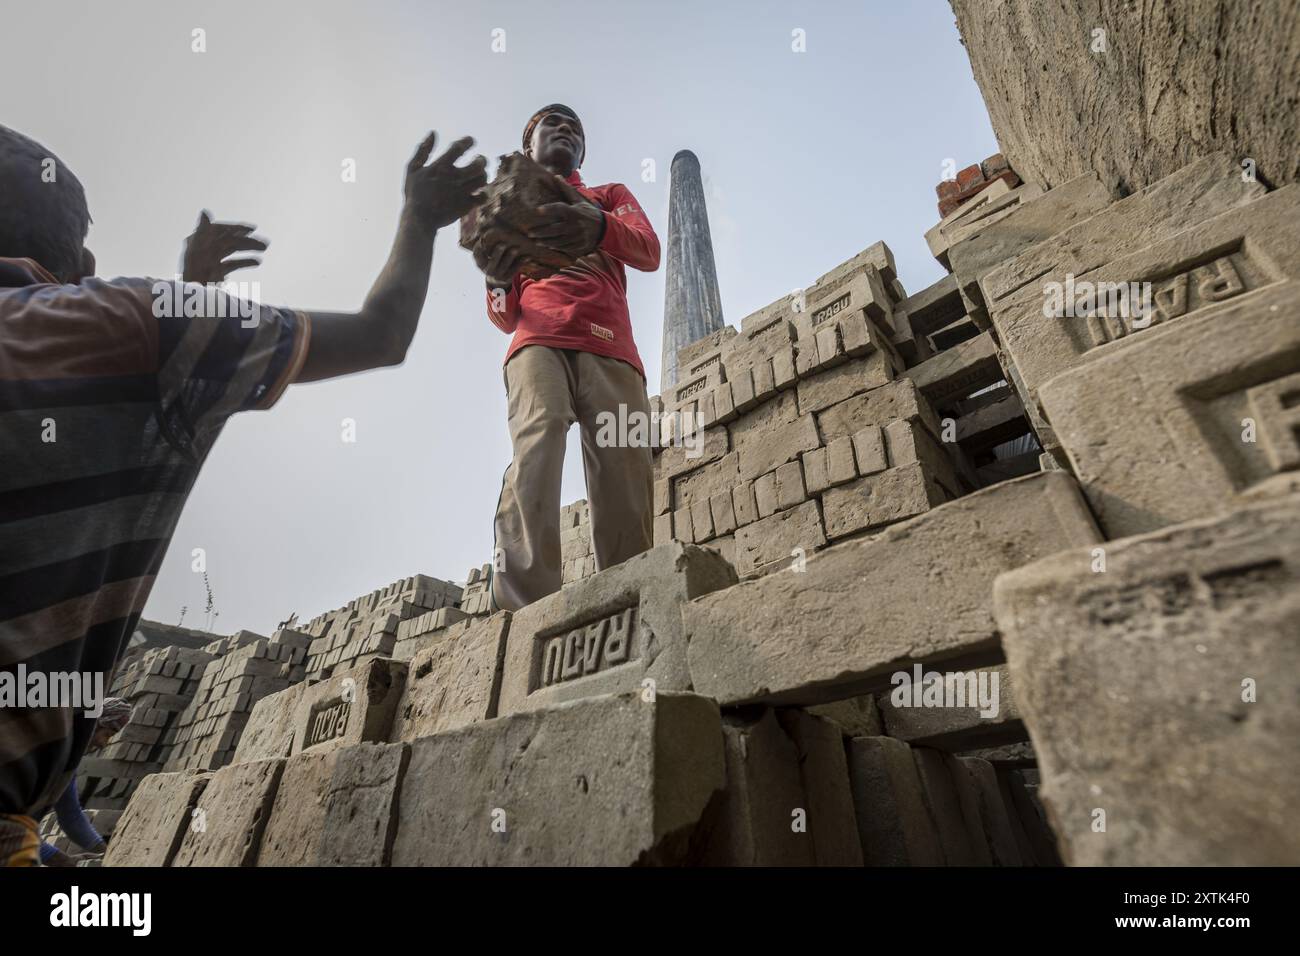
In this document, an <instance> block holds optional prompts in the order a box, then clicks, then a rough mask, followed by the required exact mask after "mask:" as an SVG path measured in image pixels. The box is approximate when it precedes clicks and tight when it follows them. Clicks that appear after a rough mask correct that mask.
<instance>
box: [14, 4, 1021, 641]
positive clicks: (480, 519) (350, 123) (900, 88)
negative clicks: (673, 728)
mask: <svg viewBox="0 0 1300 956" xmlns="http://www.w3.org/2000/svg"><path fill="white" fill-rule="evenodd" d="M196 28H201V29H203V30H204V31H205V32H206V47H207V48H206V52H203V53H196V52H193V51H192V49H191V46H192V42H193V41H192V31H193V30H195V29H196ZM498 30H499V31H504V34H500V33H497V34H495V36H496V37H497V39H498V42H497V45H498V46H500V42H499V40H500V38H501V37H502V36H504V41H505V50H504V52H494V51H493V43H494V31H498ZM795 30H801V31H803V35H804V37H805V38H806V40H805V42H806V52H802V53H800V52H794V51H793V50H792V43H793V42H794V41H793V40H792V35H793V31H795ZM4 33H5V41H6V42H5V44H4V55H3V57H0V77H2V78H3V84H4V88H5V89H6V90H8V91H9V93H10V95H9V96H7V97H6V104H5V106H6V111H5V116H4V117H3V120H2V121H3V122H4V123H5V124H6V125H9V126H12V127H13V128H16V129H18V130H21V131H22V132H25V133H27V134H28V135H30V136H32V137H34V138H36V139H38V140H40V141H41V142H43V143H44V144H45V145H46V146H47V147H49V148H50V149H51V150H52V151H53V152H55V153H56V154H57V155H59V156H60V157H61V158H62V159H63V160H64V162H66V163H67V164H68V165H69V166H70V167H71V168H72V169H73V170H74V171H75V172H76V173H77V175H78V176H79V178H80V179H81V181H82V182H83V183H84V184H85V187H86V192H87V195H88V197H89V201H90V209H91V214H92V215H93V217H94V220H95V221H94V225H92V226H91V231H90V237H89V240H88V244H89V245H90V247H91V248H92V249H93V251H94V252H95V254H96V256H97V258H98V263H99V273H100V275H103V276H117V275H151V276H159V275H162V276H171V275H173V274H175V272H176V270H177V269H178V268H179V265H178V262H179V255H180V248H181V242H182V240H183V239H184V237H185V236H186V235H187V234H188V233H189V232H190V231H191V229H192V228H193V225H194V222H195V220H196V219H197V217H198V213H199V210H200V209H202V208H205V207H206V208H208V209H210V210H211V211H212V213H213V215H214V216H215V217H217V218H221V219H237V220H243V221H248V222H254V223H256V224H257V225H258V227H259V232H260V233H261V234H262V235H263V236H265V237H267V238H269V239H270V240H271V247H270V250H269V251H268V253H267V255H266V258H265V260H264V265H263V266H262V268H260V269H258V270H255V271H244V272H240V273H236V274H235V276H234V278H237V279H242V280H256V281H257V282H259V283H260V285H261V297H262V300H263V301H265V302H268V303H273V304H277V305H289V306H294V307H305V308H330V309H355V308H357V307H358V306H359V305H360V304H361V301H362V300H363V298H364V297H365V294H366V292H367V291H368V289H369V287H370V284H371V282H372V281H373V280H374V277H375V275H376V273H377V272H378V270H379V268H380V267H381V266H382V264H383V262H384V260H385V258H386V257H387V255H388V249H389V243H390V241H391V238H392V233H393V230H394V227H395V224H396V217H397V213H398V209H399V206H400V199H401V174H402V167H403V165H404V164H405V162H406V161H407V159H408V158H409V157H410V154H411V152H412V151H413V150H414V148H415V146H416V144H417V143H418V142H419V140H420V138H421V137H422V136H423V134H424V133H425V132H426V131H428V130H429V129H436V130H438V131H439V134H440V136H441V138H442V140H443V141H444V142H449V141H450V140H451V139H454V138H455V137H456V136H459V135H462V134H466V133H468V134H470V135H473V136H474V137H476V138H477V140H478V146H477V148H478V149H479V150H481V151H482V152H484V153H485V154H487V155H488V156H489V157H490V158H494V157H496V156H498V155H500V154H501V153H504V152H507V151H509V150H512V149H515V148H517V147H518V145H519V137H520V133H521V130H522V128H523V124H524V122H525V121H526V120H527V118H528V116H529V115H530V114H531V113H532V112H533V111H534V110H535V109H537V108H538V107H539V106H542V105H544V104H546V103H551V102H556V101H558V102H563V103H567V104H568V105H570V106H572V107H573V108H574V109H575V110H576V111H577V112H578V114H579V115H580V116H581V117H582V120H583V125H584V126H585V128H586V131H587V138H588V147H587V160H586V163H585V165H584V167H583V170H582V174H583V178H584V179H585V180H586V181H587V182H589V183H592V184H598V183H605V182H611V181H618V182H623V183H625V184H627V186H628V187H629V188H630V189H631V190H632V192H633V193H634V194H635V195H636V196H637V198H638V199H639V200H640V202H641V204H642V205H643V206H644V207H645V209H646V212H647V213H648V214H649V216H650V219H651V222H652V223H654V225H655V227H656V228H657V229H658V230H659V233H660V239H661V241H664V240H666V236H665V234H664V229H665V227H666V224H667V221H668V185H669V184H668V168H669V164H670V162H671V160H672V156H673V154H674V153H676V152H677V150H679V149H682V148H689V149H691V150H693V151H694V152H695V153H696V155H698V156H699V158H700V163H701V165H702V168H703V171H704V178H705V188H706V194H707V202H708V207H709V219H710V225H711V227H712V231H713V242H714V251H715V254H716V258H717V266H718V281H719V285H720V286H721V293H722V304H723V311H724V314H725V316H726V319H727V321H728V322H729V323H730V324H733V325H734V324H738V323H739V320H740V319H741V318H742V317H743V316H745V315H747V314H748V313H750V312H752V311H754V310H756V309H758V308H760V307H761V306H763V305H766V304H767V303H769V302H771V301H773V300H774V299H776V298H778V297H780V296H782V295H784V294H785V293H787V292H789V291H790V290H791V289H793V288H795V287H796V286H800V285H804V284H806V283H807V282H809V281H811V280H812V279H814V278H816V277H817V276H818V275H820V274H821V273H823V272H825V271H827V270H828V269H830V268H831V267H832V266H834V265H835V264H836V263H838V262H840V261H842V260H844V259H847V258H849V257H850V256H852V255H853V254H854V253H856V252H858V251H859V250H861V249H863V248H865V247H866V246H868V245H870V244H871V243H873V242H875V241H877V240H880V239H883V240H885V241H886V242H887V243H888V244H889V246H890V247H891V248H892V249H893V251H894V255H895V258H896V260H897V265H898V271H899V275H900V278H901V279H902V281H903V284H904V285H905V286H906V287H907V289H908V290H909V291H916V290H919V289H921V288H924V287H925V286H926V285H928V284H930V283H932V282H934V281H935V280H937V279H938V278H940V277H941V276H942V274H943V272H942V270H941V268H940V267H939V266H938V264H937V263H936V262H935V261H934V259H933V258H932V257H931V256H930V254H929V252H928V250H927V248H926V245H925V241H924V239H923V233H924V232H925V230H926V229H928V228H929V227H930V226H932V225H934V223H935V222H936V221H937V219H938V214H937V211H936V207H935V194H934V187H935V184H936V183H937V182H938V180H939V178H940V176H941V175H942V170H943V163H944V161H945V160H946V159H949V158H951V159H953V160H955V161H956V163H957V165H958V166H964V165H967V164H969V163H972V162H976V161H978V160H980V159H982V158H984V157H985V156H988V155H989V154H991V153H994V152H996V151H997V145H996V141H995V140H994V137H993V133H992V129H991V127H990V125H989V121H988V117H987V114H986V112H985V109H984V104H983V102H982V100H981V99H980V96H979V91H978V89H977V88H976V86H975V82H974V79H973V78H972V76H971V72H970V65H969V62H968V60H967V58H966V53H965V50H964V49H963V48H962V46H961V44H960V41H959V38H958V34H957V30H956V27H955V26H954V23H953V16H952V13H951V11H950V9H949V7H948V4H947V3H946V2H944V0H908V2H902V0H878V2H876V0H858V2H830V0H825V2H804V3H796V2H786V3H780V2H752V0H747V2H743V3H742V2H738V0H731V2H714V3H702V2H699V0H695V2H675V0H658V2H654V3H633V2H622V3H610V2H608V0H604V2H601V0H591V2H585V0H584V2H577V0H574V2H551V0H474V2H470V0H461V2H457V3H451V2H444V0H425V2H415V0H411V2H391V0H368V2H358V3H340V2H320V0H312V2H307V0H294V2H289V0H276V2H268V0H259V2H228V0H223V2H220V3H216V2H212V3H188V2H177V0H118V2H105V0H82V2H62V0H58V2H56V0H42V2H40V3H35V4H17V3H14V4H9V5H7V7H6V12H5V26H4ZM20 94H21V95H20ZM345 159H353V160H355V163H356V170H357V178H356V182H353V183H345V182H343V180H342V176H341V170H342V164H343V162H344V160H345ZM646 159H651V160H653V161H654V163H655V168H656V172H657V177H656V178H655V180H654V181H651V182H647V181H645V180H644V179H643V169H644V168H645V166H644V165H643V164H644V160H646ZM456 240H457V232H456V227H455V226H452V227H450V228H448V229H446V230H444V231H443V232H442V234H441V235H440V236H439V237H438V241H437V246H436V250H435V254H434V266H433V279H432V285H431V289H430V293H429V298H428V301H427V303H426V305H425V309H424V314H423V317H422V319H421V325H420V329H419V332H418V333H417V335H416V338H415V342H414V344H413V346H412V348H411V350H410V353H409V355H408V357H407V361H406V364H405V365H404V366H402V367H401V368H399V369H393V370H387V371H380V372H371V373H368V374H364V375H358V376H353V377H351V378H348V379H344V380H338V381H334V382H325V383H319V384H313V385H306V386H295V387H292V388H290V389H289V391H288V392H287V393H286V394H285V396H284V398H283V399H281V401H280V403H279V404H278V405H277V406H276V407H275V408H274V409H272V410H271V411H269V412H254V413H249V414H245V415H241V416H238V417H236V418H235V419H233V420H232V421H231V422H230V424H229V425H228V426H227V427H226V430H225V433H224V435H223V437H222V438H221V439H220V440H219V441H218V442H217V445H216V448H215V449H214V451H213V452H212V454H211V456H210V457H209V459H208V462H207V465H206V467H205V468H204V470H203V473H202V475H201V477H200V478H199V481H198V484H197V485H196V486H195V489H194V493H193V494H192V495H191V497H190V499H189V503H188V504H187V505H186V508H185V512H184V515H183V516H182V518H181V521H180V525H179V527H178V529H177V533H176V537H175V538H174V540H173V541H172V545H171V549H170V551H169V553H168V555H167V560H166V563H165V564H164V566H163V570H162V573H161V575H160V576H159V578H158V583H157V585H156V587H155V588H154V591H153V595H152V598H151V600H150V602H149V606H148V608H147V610H146V617H149V618H152V619H154V620H158V621H162V622H164V623H169V624H174V623H176V622H177V620H178V619H179V617H180V613H181V608H182V606H188V608H189V610H188V612H187V613H186V615H185V624H186V625H187V626H192V627H202V626H204V623H205V620H204V613H203V607H204V603H205V592H204V586H203V582H202V577H201V576H200V575H198V574H196V573H194V572H193V571H192V570H191V557H190V555H191V552H192V550H193V549H194V548H203V549H205V552H206V556H207V567H208V572H209V576H210V580H211V584H212V589H213V592H214V595H215V600H216V608H217V610H218V612H219V615H220V616H219V617H218V619H217V620H216V622H215V624H214V625H213V629H214V630H217V631H219V632H222V633H227V632H230V631H233V630H236V629H238V628H241V627H244V628H249V629H251V630H255V631H258V632H260V633H263V634H269V633H270V632H271V629H272V628H273V627H274V626H275V624H276V623H277V622H278V621H280V620H281V619H283V618H286V617H288V615H289V614H290V613H291V612H295V611H296V612H297V613H298V615H299V617H300V618H301V619H303V620H306V619H307V618H309V617H312V616H314V615H315V614H317V613H319V612H321V611H324V610H327V609H330V608H334V607H338V606H340V605H342V604H344V603H346V602H347V601H349V600H350V599H352V598H353V597H356V596H358V595H360V594H363V593H365V592H367V591H370V590H372V589H374V588H376V587H380V586H383V585H385V584H387V583H389V582H391V581H394V580H396V579H398V578H400V577H405V576H407V575H410V574H416V573H424V574H431V575H434V576H436V577H441V578H446V579H450V580H463V579H464V576H465V572H466V570H467V569H468V568H469V567H471V566H473V565H479V564H482V563H484V562H485V561H487V560H489V558H490V555H491V550H492V517H493V511H494V508H495V505H496V501H497V495H498V492H499V491H500V486H501V476H502V473H503V472H504V470H505V467H506V465H507V464H508V462H509V457H510V444H509V436H508V434H507V431H506V423H505V393H504V389H503V385H502V378H501V360H502V358H503V357H504V354H505V349H506V345H507V343H508V339H507V337H506V336H504V335H502V334H501V333H500V332H498V331H496V329H494V328H493V327H492V326H491V324H490V323H489V322H488V320H487V318H486V316H485V315H484V310H483V305H482V300H483V294H482V290H483V284H482V280H481V278H480V276H479V273H478V272H477V270H476V269H475V268H474V265H473V262H472V260H471V259H470V256H469V254H468V253H467V252H465V251H464V250H462V249H460V248H459V247H458V246H457V245H456ZM665 245H666V242H665ZM663 290H664V273H663V271H662V270H661V271H659V272H657V273H653V274H649V275H647V274H644V273H639V272H635V271H632V270H629V280H628V297H629V300H630V304H631V310H632V322H633V327H634V329H635V333H636V339H637V344H638V346H639V348H640V351H641V356H642V359H643V361H644V364H645V367H646V372H647V374H648V375H649V380H650V383H651V391H652V392H654V391H656V390H657V383H658V381H659V366H660V341H661V340H660V333H661V328H662V321H663ZM345 418H350V419H353V420H355V422H356V441H355V443H345V442H344V441H343V440H342V432H343V429H342V425H341V423H342V421H343V420H344V419H345ZM576 437H577V436H576V431H575V432H573V433H571V435H570V447H569V454H568V458H567V460H566V472H565V484H564V501H565V502H568V501H572V500H574V499H577V498H580V497H585V490H584V488H583V480H582V465H581V459H580V456H579V454H578V450H577V445H576Z"/></svg>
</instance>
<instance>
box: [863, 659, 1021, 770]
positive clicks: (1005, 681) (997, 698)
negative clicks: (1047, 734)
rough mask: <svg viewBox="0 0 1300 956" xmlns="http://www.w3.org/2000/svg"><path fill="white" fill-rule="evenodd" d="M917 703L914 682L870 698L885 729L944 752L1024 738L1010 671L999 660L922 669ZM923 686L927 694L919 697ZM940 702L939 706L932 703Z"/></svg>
mask: <svg viewBox="0 0 1300 956" xmlns="http://www.w3.org/2000/svg"><path fill="white" fill-rule="evenodd" d="M926 674H935V675H937V676H936V677H935V678H933V681H934V683H933V685H930V684H929V683H927V682H928V681H930V680H931V678H929V677H924V678H923V681H922V687H921V691H920V693H921V706H917V699H916V696H915V689H916V681H915V679H914V677H910V678H909V682H908V683H907V685H905V686H896V687H894V688H892V689H890V690H888V691H882V692H881V693H880V694H879V696H878V697H877V699H876V705H877V706H878V707H879V709H880V718H881V720H883V721H884V725H885V732H886V733H887V734H889V736H891V737H897V738H898V739H899V740H906V741H907V742H908V743H910V744H916V745H923V746H926V747H934V748H936V749H939V750H947V751H966V750H975V749H977V748H982V747H1000V746H1002V745H1003V744H1009V743H1016V742H1018V741H1022V740H1028V739H1029V734H1028V731H1027V730H1026V729H1025V723H1024V720H1023V719H1022V717H1021V713H1020V708H1019V707H1018V706H1017V705H1016V698H1015V695H1014V693H1013V692H1012V680H1011V672H1010V670H1009V669H1008V668H1007V666H1006V665H1005V664H1001V665H998V666H997V667H981V668H977V669H976V670H972V671H938V670H933V671H932V670H930V669H929V668H926ZM927 689H929V690H930V692H931V694H932V695H933V696H931V697H929V698H928V701H929V702H928V703H927V697H926V696H925V693H926V690H927ZM935 701H942V706H934V702H935Z"/></svg>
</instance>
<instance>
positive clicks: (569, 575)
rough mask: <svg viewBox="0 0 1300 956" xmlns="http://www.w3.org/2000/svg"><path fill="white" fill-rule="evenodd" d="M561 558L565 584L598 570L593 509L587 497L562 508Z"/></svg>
mask: <svg viewBox="0 0 1300 956" xmlns="http://www.w3.org/2000/svg"><path fill="white" fill-rule="evenodd" d="M560 560H561V561H562V562H563V565H562V571H561V575H562V580H563V582H564V583H565V584H568V583H570V582H571V581H576V580H578V579H579V578H585V577H586V576H587V575H589V574H594V573H595V572H596V553H595V552H594V551H593V550H592V548H591V509H590V508H588V506H587V500H586V499H585V498H580V499H579V500H577V501H575V502H573V503H572V504H568V505H565V506H564V507H563V508H561V509H560Z"/></svg>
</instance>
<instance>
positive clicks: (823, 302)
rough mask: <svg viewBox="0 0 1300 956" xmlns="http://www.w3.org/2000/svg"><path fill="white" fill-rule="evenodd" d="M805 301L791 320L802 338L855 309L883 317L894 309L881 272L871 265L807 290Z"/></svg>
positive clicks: (870, 316)
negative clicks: (801, 309) (803, 307)
mask: <svg viewBox="0 0 1300 956" xmlns="http://www.w3.org/2000/svg"><path fill="white" fill-rule="evenodd" d="M805 302H806V308H805V311H804V312H803V313H801V314H799V315H797V316H795V320H794V324H795V328H797V329H798V330H799V337H800V338H801V339H802V338H808V337H811V336H813V335H818V334H820V333H821V331H822V330H823V329H825V328H827V327H828V326H829V327H830V328H834V322H835V321H836V320H837V319H839V318H841V317H843V316H846V315H850V314H852V313H854V312H865V313H866V315H867V316H868V317H869V318H872V319H875V320H876V321H886V320H888V318H889V316H890V313H892V312H893V310H894V304H893V301H892V300H891V299H890V297H889V292H888V290H887V289H886V288H885V284H884V283H883V282H882V281H881V279H880V273H879V272H877V271H876V270H875V269H874V268H872V267H871V266H866V267H864V268H862V269H859V270H855V271H854V272H851V273H846V274H845V275H843V276H841V277H840V278H838V279H835V280H833V281H831V282H829V283H826V284H824V285H820V286H818V287H817V288H814V289H811V290H809V291H808V292H807V293H806V295H805Z"/></svg>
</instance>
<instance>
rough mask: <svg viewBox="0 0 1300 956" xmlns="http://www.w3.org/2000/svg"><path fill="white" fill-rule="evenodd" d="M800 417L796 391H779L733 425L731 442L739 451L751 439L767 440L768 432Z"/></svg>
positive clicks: (756, 441) (757, 441) (760, 441)
mask: <svg viewBox="0 0 1300 956" xmlns="http://www.w3.org/2000/svg"><path fill="white" fill-rule="evenodd" d="M798 417H799V399H798V396H797V395H796V393H795V392H791V391H785V392H778V393H776V394H775V395H773V396H771V397H770V398H768V399H767V400H766V401H764V402H763V403H762V404H760V405H757V406H755V408H754V409H753V410H752V411H751V412H750V413H749V414H747V415H743V416H741V417H740V418H739V419H738V420H736V421H735V422H733V423H732V425H731V443H732V445H733V446H734V447H735V449H736V451H737V452H739V451H740V450H741V449H743V448H744V447H745V446H746V445H748V444H750V443H751V441H753V442H754V443H760V444H761V443H762V442H764V441H767V436H768V433H769V432H770V431H771V430H772V429H774V428H776V427H778V426H780V425H784V424H786V423H788V422H792V421H794V420H795V419H797V418H798Z"/></svg>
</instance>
